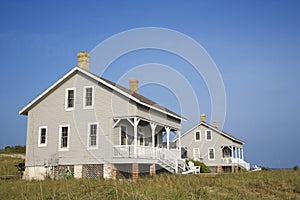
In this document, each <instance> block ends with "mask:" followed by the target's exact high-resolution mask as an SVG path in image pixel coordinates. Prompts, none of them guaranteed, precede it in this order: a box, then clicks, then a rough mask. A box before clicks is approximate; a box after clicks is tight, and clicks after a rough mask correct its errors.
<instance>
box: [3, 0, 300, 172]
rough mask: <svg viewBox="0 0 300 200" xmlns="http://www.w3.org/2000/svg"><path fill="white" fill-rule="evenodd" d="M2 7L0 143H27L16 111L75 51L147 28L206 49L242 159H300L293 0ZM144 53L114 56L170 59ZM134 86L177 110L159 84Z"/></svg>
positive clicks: (285, 162) (206, 108) (71, 61)
mask: <svg viewBox="0 0 300 200" xmlns="http://www.w3.org/2000/svg"><path fill="white" fill-rule="evenodd" d="M1 7H2V9H1V12H0V24H1V26H0V55H1V56H0V58H1V68H0V70H1V79H0V83H1V87H0V97H1V98H0V99H1V104H0V111H1V119H0V148H3V147H5V146H7V145H17V144H21V145H24V144H25V139H26V127H27V124H26V122H27V117H25V116H19V115H18V111H19V110H20V109H21V108H22V107H23V106H25V105H26V104H27V103H29V102H30V101H31V100H32V99H33V98H35V97H36V96H37V95H38V94H40V93H41V92H43V91H44V90H45V89H46V88H47V87H49V86H50V85H51V84H52V83H54V82H55V81H56V80H57V79H58V78H60V77H61V76H63V75H64V74H65V73H66V72H67V71H69V70H70V69H71V68H72V67H73V66H75V65H76V53H77V52H79V51H88V52H89V51H91V50H92V49H93V48H94V47H95V46H96V45H98V44H99V43H100V42H101V41H103V40H105V39H107V38H108V37H110V36H112V35H114V34H117V33H119V32H122V31H125V30H128V29H132V28H138V27H149V26H151V27H164V28H169V29H173V30H176V31H179V32H182V33H184V34H186V35H188V36H190V37H192V38H193V39H195V40H196V41H197V42H198V43H200V44H201V45H202V46H203V47H204V48H205V49H206V50H207V52H208V53H209V54H210V56H211V57H212V59H213V60H214V62H215V63H216V65H217V66H218V69H219V70H220V73H221V75H222V78H223V81H224V84H225V89H226V95H227V116H226V121H225V125H224V130H225V131H226V132H228V133H231V134H232V135H234V136H236V137H238V138H240V139H242V140H244V141H246V145H245V156H246V160H247V161H250V162H251V163H253V164H257V165H263V166H267V167H293V166H294V165H296V164H297V165H300V150H299V146H300V130H299V123H300V107H299V102H300V12H299V10H300V2H299V1H296V0H295V1H292V0H288V1H283V0H277V1H273V0H272V1H271V0H269V1H260V0H258V1H233V0H232V1H188V2H184V1H86V2H85V3H84V1H64V2H61V1H47V2H41V1H5V2H2V3H1ZM147 53H148V55H147ZM142 54H143V59H140V60H139V62H137V63H131V61H132V60H135V59H137V58H138V57H140V56H139V52H137V53H136V54H135V53H132V54H129V55H127V57H126V56H124V58H121V59H120V60H118V61H117V62H115V63H114V64H115V65H117V64H119V65H122V66H124V67H125V68H126V64H128V63H130V66H127V67H132V66H134V65H136V64H142V63H143V62H146V61H147V62H149V61H151V62H158V63H160V62H167V63H172V62H175V61H174V60H173V61H172V59H177V58H174V57H172V56H169V55H168V54H166V53H164V52H161V54H159V52H156V51H149V52H147V51H144V52H142ZM149 55H150V57H151V59H150V57H149ZM147 56H148V57H147ZM129 58H130V59H129ZM154 58H157V60H155V59H154ZM168 59H171V60H168ZM176 62H177V61H176ZM178 62H180V61H178ZM181 62H182V61H181ZM111 69H112V70H111V72H109V71H108V73H107V74H106V77H107V78H109V79H111V80H112V81H116V80H117V78H118V76H119V75H120V74H117V75H115V76H114V74H116V70H113V69H114V67H112V68H111ZM191 79H192V78H191ZM191 81H192V80H191ZM199 88H200V89H199ZM199 88H198V89H197V90H196V91H197V92H198V93H197V95H198V97H199V98H200V99H202V100H203V101H201V102H200V106H201V112H206V113H208V116H209V112H210V101H209V98H210V97H209V93H208V92H207V89H206V88H205V84H204V83H203V82H201V83H199ZM154 89H155V90H154ZM153 91H156V93H154V92H153ZM141 93H142V94H144V95H145V96H148V97H150V98H152V99H154V100H155V101H157V102H159V103H161V104H163V105H164V106H166V107H168V108H171V109H173V110H175V111H177V110H176V105H177V103H176V101H174V102H172V101H170V100H169V98H168V97H164V96H163V95H157V93H164V92H163V90H162V88H160V87H158V86H152V87H145V88H143V89H142V90H141ZM165 93H167V92H165ZM168 95H171V94H167V96H168ZM189 120H190V121H191V122H196V121H198V119H189ZM193 124H195V123H193Z"/></svg>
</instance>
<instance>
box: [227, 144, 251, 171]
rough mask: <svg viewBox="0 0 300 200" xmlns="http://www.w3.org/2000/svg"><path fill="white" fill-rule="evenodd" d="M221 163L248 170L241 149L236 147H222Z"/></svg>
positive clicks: (248, 167) (248, 164) (247, 164)
mask: <svg viewBox="0 0 300 200" xmlns="http://www.w3.org/2000/svg"><path fill="white" fill-rule="evenodd" d="M221 149H222V163H223V164H225V165H233V166H236V167H241V168H243V169H246V170H250V163H247V162H246V161H244V150H243V148H240V147H236V146H222V147H221Z"/></svg>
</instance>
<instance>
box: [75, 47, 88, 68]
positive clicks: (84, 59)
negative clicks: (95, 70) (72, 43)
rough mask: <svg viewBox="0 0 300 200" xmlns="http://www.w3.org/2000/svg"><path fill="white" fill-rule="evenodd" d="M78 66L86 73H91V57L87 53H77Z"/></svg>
mask: <svg viewBox="0 0 300 200" xmlns="http://www.w3.org/2000/svg"><path fill="white" fill-rule="evenodd" d="M77 66H78V67H80V68H81V69H84V70H86V71H90V55H89V54H88V53H87V52H84V51H83V52H79V53H77Z"/></svg>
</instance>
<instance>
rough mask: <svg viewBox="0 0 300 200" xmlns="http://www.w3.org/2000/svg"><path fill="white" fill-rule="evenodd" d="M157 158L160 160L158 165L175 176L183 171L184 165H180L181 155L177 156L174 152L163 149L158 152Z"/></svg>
mask: <svg viewBox="0 0 300 200" xmlns="http://www.w3.org/2000/svg"><path fill="white" fill-rule="evenodd" d="M156 157H157V158H158V162H157V164H159V165H160V166H161V167H163V168H164V169H166V170H167V171H169V172H171V173H173V174H178V173H179V172H180V171H182V165H180V164H179V163H180V162H181V160H180V155H179V154H178V155H176V154H174V152H172V151H170V150H168V149H164V148H163V149H158V150H157V152H156Z"/></svg>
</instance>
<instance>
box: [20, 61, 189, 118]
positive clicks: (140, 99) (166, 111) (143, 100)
mask: <svg viewBox="0 0 300 200" xmlns="http://www.w3.org/2000/svg"><path fill="white" fill-rule="evenodd" d="M77 72H81V73H83V74H85V75H86V76H88V77H90V78H91V79H94V80H95V81H98V82H99V83H102V84H103V85H105V86H107V87H109V88H111V89H112V90H114V91H116V92H118V93H120V94H122V95H124V96H126V97H127V98H129V99H131V100H133V101H134V102H136V103H138V104H141V105H144V106H146V107H149V108H151V109H154V110H157V111H159V112H161V113H164V114H167V115H169V116H172V117H174V118H177V119H179V120H185V118H183V117H181V116H180V115H178V114H176V113H175V112H173V111H171V110H169V109H167V108H165V107H163V106H160V105H158V104H157V103H155V102H154V101H152V100H150V99H148V98H146V97H144V96H142V95H140V94H138V93H136V92H132V91H131V90H129V89H127V88H125V87H123V86H121V85H118V84H116V83H114V82H111V81H109V80H107V79H105V78H102V77H99V76H97V75H95V74H92V73H90V72H88V71H86V70H84V69H81V68H80V67H77V66H76V67H74V68H73V69H72V70H71V71H69V72H68V73H67V74H65V75H64V76H63V77H62V78H60V79H59V80H58V81H56V82H55V83H54V84H53V85H51V86H50V87H49V88H48V89H47V90H45V91H44V92H43V93H41V94H40V95H39V96H38V97H36V98H35V99H34V100H33V101H31V102H30V103H29V104H27V105H26V106H25V107H24V108H23V109H21V110H20V111H19V114H20V115H27V114H28V111H29V110H30V109H31V108H32V107H34V106H35V105H36V104H37V103H38V102H40V101H41V100H42V99H43V98H44V97H45V96H46V95H47V94H48V93H50V92H51V91H53V90H54V89H56V88H57V87H58V86H59V85H60V84H61V83H62V82H63V81H65V80H66V79H67V78H69V77H70V76H72V75H73V74H75V73H77Z"/></svg>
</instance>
